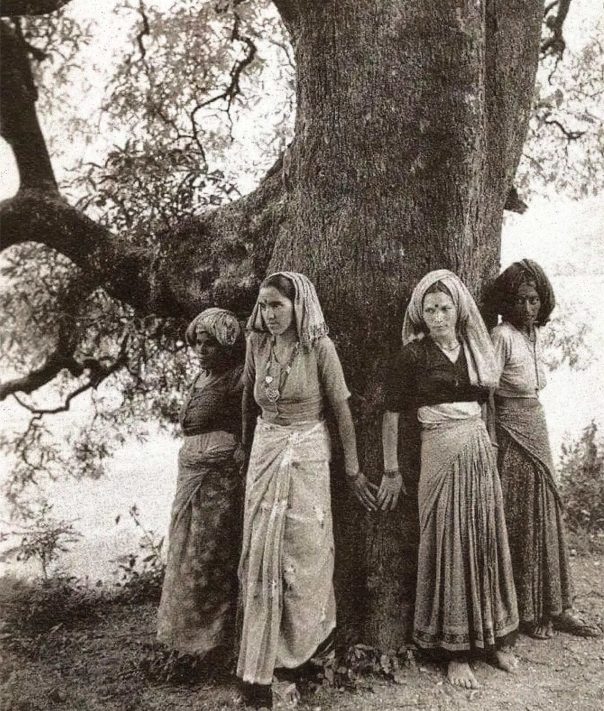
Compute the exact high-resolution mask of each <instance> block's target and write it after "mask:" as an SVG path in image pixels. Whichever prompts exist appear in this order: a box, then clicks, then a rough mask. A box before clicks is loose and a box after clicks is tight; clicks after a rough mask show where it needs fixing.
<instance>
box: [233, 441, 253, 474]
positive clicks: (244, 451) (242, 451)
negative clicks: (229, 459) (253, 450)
mask: <svg viewBox="0 0 604 711" xmlns="http://www.w3.org/2000/svg"><path fill="white" fill-rule="evenodd" d="M233 459H234V461H235V464H236V465H237V466H238V467H239V473H240V474H241V476H245V475H246V473H247V465H248V462H249V459H250V453H249V451H248V448H247V447H246V446H245V445H244V444H243V443H240V444H238V445H237V447H236V449H235V451H234V452H233Z"/></svg>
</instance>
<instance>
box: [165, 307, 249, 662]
mask: <svg viewBox="0 0 604 711" xmlns="http://www.w3.org/2000/svg"><path fill="white" fill-rule="evenodd" d="M186 340H187V343H188V344H189V345H190V346H191V347H192V348H194V349H195V351H196V353H197V355H198V357H199V363H200V366H201V371H200V373H199V374H198V375H197V376H196V378H195V380H194V382H193V385H192V387H191V389H190V391H189V394H188V396H187V398H186V399H185V402H184V404H183V406H182V409H181V412H180V423H181V427H182V430H183V433H184V442H183V445H182V447H181V449H180V452H179V455H178V480H177V484H176V495H175V498H174V503H173V506H172V517H171V523H170V532H169V547H168V560H167V565H166V574H165V578H164V583H163V589H162V595H161V602H160V606H159V612H158V633H157V637H158V639H159V641H161V642H163V643H165V644H166V645H167V646H169V647H171V648H173V649H176V650H178V651H179V652H183V653H187V654H195V655H200V656H204V655H206V654H208V653H209V652H213V656H214V658H217V657H218V656H220V655H222V654H225V653H226V656H228V655H229V654H230V653H231V650H232V647H233V641H234V640H233V636H234V628H235V624H234V623H235V617H236V603H237V561H238V557H239V551H240V538H241V523H240V516H241V506H240V498H241V491H240V487H239V481H240V478H239V470H238V466H237V464H236V463H235V460H234V452H235V449H236V447H237V445H238V442H239V435H240V424H241V416H240V412H241V392H242V386H241V373H242V361H243V344H244V341H243V334H242V329H241V328H240V326H239V322H238V321H237V318H236V316H235V315H234V314H232V313H231V312H230V311H226V310H224V309H218V308H210V309H207V310H205V311H203V312H202V313H200V314H199V315H198V316H197V317H196V318H195V319H194V320H193V322H192V323H191V324H190V325H189V327H188V329H187V332H186ZM224 661H225V662H226V661H227V660H226V659H225V660H224Z"/></svg>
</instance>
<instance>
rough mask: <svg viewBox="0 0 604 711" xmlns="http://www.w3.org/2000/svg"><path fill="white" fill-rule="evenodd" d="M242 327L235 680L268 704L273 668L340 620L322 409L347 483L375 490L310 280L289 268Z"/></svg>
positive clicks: (371, 504)
mask: <svg viewBox="0 0 604 711" xmlns="http://www.w3.org/2000/svg"><path fill="white" fill-rule="evenodd" d="M248 329H249V331H250V333H249V337H248V342H247V350H246V359H245V368H244V377H243V382H244V396H243V413H244V417H243V436H242V440H243V445H244V448H248V449H249V448H250V445H251V452H250V455H249V466H248V469H247V483H246V494H245V513H244V524H243V547H242V553H241V562H240V565H239V577H240V582H241V607H242V635H241V646H240V651H239V662H238V666H237V675H238V676H239V677H240V679H241V680H242V681H243V693H244V699H245V701H246V703H247V704H248V705H251V706H256V707H262V706H267V707H270V706H271V705H272V694H271V686H270V685H271V682H272V678H273V671H274V669H275V668H277V667H282V668H286V669H290V670H291V669H296V668H298V667H301V666H302V665H303V664H304V663H305V662H307V661H308V660H309V659H310V658H311V657H313V656H314V655H315V653H316V651H317V649H318V648H320V647H322V648H325V647H326V646H327V645H328V643H329V641H330V637H331V634H332V632H333V630H334V628H335V624H336V609H335V599H334V592H333V582H332V577H333V565H334V545H333V532H332V518H331V503H330V472H329V462H330V458H331V444H330V438H329V433H328V429H327V425H326V423H325V419H324V415H325V412H326V409H327V408H328V407H329V408H330V409H331V411H332V412H333V414H334V416H335V419H336V421H337V424H338V432H339V436H340V440H341V443H342V448H343V452H344V460H345V467H346V473H347V475H348V476H347V478H348V480H349V484H350V486H352V488H353V490H354V491H355V493H356V495H357V496H358V498H359V499H360V500H361V502H362V503H363V504H364V505H365V506H366V507H367V508H375V497H374V492H373V490H372V487H371V485H370V484H369V483H368V482H367V480H366V479H365V477H364V475H363V474H362V473H361V472H360V471H359V464H358V459H357V450H356V439H355V432H354V426H353V423H352V417H351V414H350V409H349V406H348V397H349V396H350V392H349V391H348V388H347V387H346V382H345V380H344V375H343V372H342V366H341V365H340V360H339V358H338V355H337V353H336V350H335V347H334V344H333V342H332V341H331V339H330V338H329V337H328V335H327V330H328V329H327V325H326V323H325V320H324V318H323V313H322V310H321V305H320V304H319V300H318V298H317V294H316V291H315V288H314V286H313V284H312V283H311V282H310V280H309V279H308V278H307V277H306V276H304V275H303V274H299V273H297V272H279V273H277V274H273V275H271V276H270V277H268V278H267V279H266V280H265V281H264V282H263V284H262V285H261V288H260V292H259V295H258V300H257V302H256V306H255V308H254V311H253V313H252V315H251V316H250V319H249V321H248ZM254 402H255V405H257V406H258V407H259V408H260V410H261V416H260V417H258V419H257V424H256V426H255V430H254V424H253V423H254V416H255V406H254ZM252 436H253V445H252ZM323 651H324V650H323Z"/></svg>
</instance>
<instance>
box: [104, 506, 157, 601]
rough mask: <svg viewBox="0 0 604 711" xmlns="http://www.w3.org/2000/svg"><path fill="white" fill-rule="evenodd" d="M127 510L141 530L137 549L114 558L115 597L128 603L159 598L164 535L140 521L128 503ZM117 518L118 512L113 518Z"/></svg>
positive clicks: (136, 512)
mask: <svg viewBox="0 0 604 711" xmlns="http://www.w3.org/2000/svg"><path fill="white" fill-rule="evenodd" d="M128 514H129V515H130V518H131V519H132V520H133V521H134V524H135V526H136V527H137V528H138V529H139V530H140V531H141V539H140V542H139V550H138V551H137V552H136V553H128V554H126V555H124V556H120V558H118V559H117V561H116V562H117V563H118V570H117V574H118V576H119V580H118V582H117V583H116V585H117V587H118V588H119V592H118V594H117V599H119V600H121V601H127V602H132V603H140V602H154V603H157V602H159V598H160V594H161V587H162V583H163V579H164V572H165V569H166V566H165V563H164V562H163V559H162V546H163V543H164V539H163V537H162V538H159V537H158V536H157V535H156V534H155V533H154V532H153V531H150V530H148V529H147V528H145V526H144V525H143V523H142V521H141V518H140V513H139V510H138V508H137V507H136V505H135V506H131V507H130V509H129V511H128ZM116 522H119V516H118V518H117V519H116Z"/></svg>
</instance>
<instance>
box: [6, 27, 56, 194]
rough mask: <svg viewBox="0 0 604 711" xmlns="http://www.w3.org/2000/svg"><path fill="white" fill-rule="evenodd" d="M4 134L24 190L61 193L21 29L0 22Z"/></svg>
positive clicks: (21, 187)
mask: <svg viewBox="0 0 604 711" xmlns="http://www.w3.org/2000/svg"><path fill="white" fill-rule="evenodd" d="M0 40H1V43H0V62H1V64H2V82H1V84H0V135H2V137H3V138H4V139H5V140H6V141H7V143H8V144H9V145H10V146H11V148H12V149H13V153H14V155H15V160H16V162H17V167H18V169H19V178H20V189H27V188H43V189H45V190H46V191H49V192H52V193H58V188H57V181H56V179H55V175H54V171H53V169H52V164H51V162H50V155H49V153H48V148H47V146H46V141H45V140H44V136H43V134H42V129H41V128H40V123H39V121H38V116H37V113H36V99H37V97H38V92H37V90H36V86H35V83H34V80H33V76H32V72H31V66H30V63H29V57H28V56H27V54H28V45H27V43H26V42H25V41H24V39H23V38H22V37H21V36H20V31H19V30H18V28H17V29H15V28H12V27H11V26H10V25H9V24H8V23H7V22H5V21H0Z"/></svg>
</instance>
